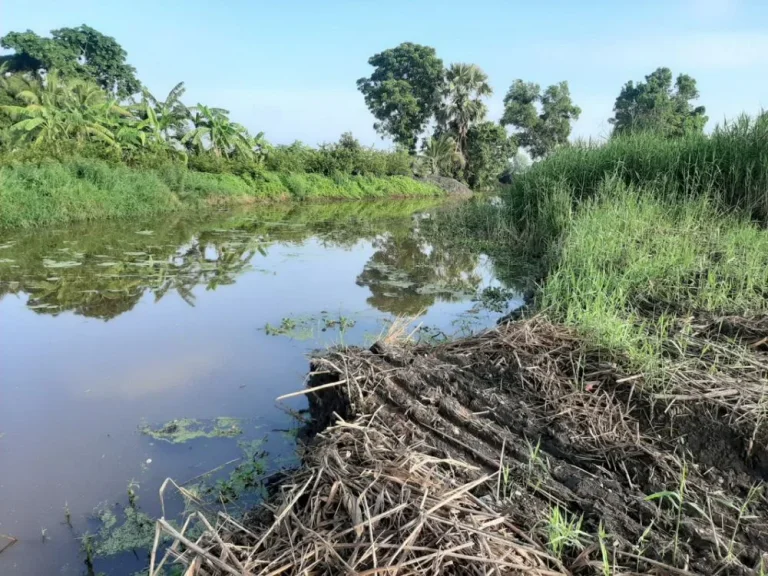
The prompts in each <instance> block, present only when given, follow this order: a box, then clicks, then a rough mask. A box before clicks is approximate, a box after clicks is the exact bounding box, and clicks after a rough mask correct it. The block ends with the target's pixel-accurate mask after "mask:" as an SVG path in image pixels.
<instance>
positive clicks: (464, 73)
mask: <svg viewBox="0 0 768 576" xmlns="http://www.w3.org/2000/svg"><path fill="white" fill-rule="evenodd" d="M445 80H446V82H445V85H444V88H443V102H442V104H441V106H440V108H439V109H438V113H437V120H438V123H439V124H440V126H441V127H442V129H443V130H444V131H448V132H450V133H452V134H453V135H454V137H455V139H456V145H457V148H458V151H459V153H460V154H461V155H462V156H464V158H465V159H467V160H468V158H467V134H468V133H469V130H470V128H471V127H472V126H473V125H475V124H477V123H478V122H481V121H482V120H483V119H484V118H485V115H486V113H487V111H488V109H487V107H486V106H485V103H484V102H483V98H485V97H487V96H490V95H491V94H493V90H492V89H491V86H490V84H488V76H487V74H486V73H485V72H483V70H482V69H481V68H480V67H479V66H477V65H475V64H451V66H450V68H448V70H447V71H446V74H445Z"/></svg>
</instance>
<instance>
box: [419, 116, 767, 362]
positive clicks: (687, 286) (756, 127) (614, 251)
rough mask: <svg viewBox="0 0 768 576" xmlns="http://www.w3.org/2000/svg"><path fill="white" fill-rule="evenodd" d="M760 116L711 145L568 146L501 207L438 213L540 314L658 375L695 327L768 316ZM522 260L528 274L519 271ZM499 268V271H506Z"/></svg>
mask: <svg viewBox="0 0 768 576" xmlns="http://www.w3.org/2000/svg"><path fill="white" fill-rule="evenodd" d="M766 222H768V113H762V114H761V115H760V116H758V117H757V118H756V119H749V118H746V117H743V118H740V119H739V120H737V121H736V122H735V123H733V124H730V125H726V126H724V127H722V128H718V129H717V130H715V132H714V133H713V134H712V135H710V136H705V135H699V136H690V137H687V138H683V139H680V140H666V139H664V138H660V137H656V136H653V135H649V134H641V135H633V136H628V137H623V138H617V139H615V140H611V141H610V142H608V143H606V144H604V145H602V146H573V147H569V148H566V149H563V150H561V151H559V152H557V153H555V154H553V155H552V156H551V157H549V158H547V159H545V160H543V161H541V162H539V163H537V164H536V165H535V166H534V167H532V168H531V169H530V170H529V171H528V172H527V173H525V174H523V175H521V176H519V177H518V179H517V180H516V181H515V182H514V183H513V184H512V185H511V186H510V187H509V188H507V189H506V190H505V191H504V193H503V194H502V198H501V201H500V202H498V203H497V204H495V205H493V204H490V203H487V202H486V203H482V202H473V203H468V204H466V205H465V206H463V207H462V208H461V209H459V210H457V211H454V212H452V213H450V214H446V215H442V216H439V217H438V218H437V219H436V222H435V223H434V225H433V228H434V229H435V230H436V231H437V232H440V233H442V234H443V235H453V236H456V237H459V236H461V235H462V234H461V233H462V232H463V236H464V237H465V238H467V237H468V238H469V241H472V242H479V243H480V244H481V247H482V248H483V249H484V250H485V251H486V252H488V253H489V254H490V255H491V256H492V257H493V260H494V262H495V263H496V266H497V268H501V269H502V272H501V274H500V275H501V276H505V275H506V276H507V277H512V276H514V275H515V274H525V273H528V274H532V277H531V276H529V277H523V278H518V279H517V280H516V281H515V282H514V284H515V285H517V286H523V287H526V286H531V285H532V284H533V283H535V285H536V286H537V290H536V294H537V298H536V304H537V306H538V307H539V308H540V309H544V310H546V311H547V313H548V315H549V316H550V318H551V319H552V320H554V321H557V322H563V323H566V324H569V325H572V326H574V327H576V328H577V329H579V330H580V331H581V332H582V333H584V334H585V335H587V336H588V337H589V338H590V339H593V340H594V341H596V342H598V343H599V344H600V345H602V346H604V347H605V348H606V349H609V350H613V351H617V352H620V353H621V354H622V356H624V357H629V358H630V359H631V360H632V362H634V363H635V364H636V365H637V366H638V367H639V368H640V369H645V370H651V369H653V368H654V367H655V368H658V367H660V366H662V365H664V362H663V358H664V357H665V354H666V353H668V352H669V350H670V347H674V345H675V344H674V343H673V342H672V339H673V337H674V336H673V335H674V333H675V330H679V329H680V325H681V324H685V319H686V318H690V317H707V316H717V315H728V314H735V315H745V316H749V315H752V314H763V313H768V230H766V229H765V228H764V225H765V223H766ZM526 263H527V265H526ZM505 269H506V270H505Z"/></svg>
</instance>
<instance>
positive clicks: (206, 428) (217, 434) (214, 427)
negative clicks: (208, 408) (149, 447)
mask: <svg viewBox="0 0 768 576" xmlns="http://www.w3.org/2000/svg"><path fill="white" fill-rule="evenodd" d="M139 430H140V431H141V433H142V434H146V435H147V436H150V437H152V438H154V439H155V440H163V441H165V442H170V443H171V444H182V443H184V442H189V441H190V440H195V439H197V438H235V437H236V436H240V434H242V433H243V430H242V428H241V427H240V421H239V420H238V419H237V418H227V417H223V416H222V417H219V418H215V419H214V420H213V421H211V422H205V421H201V420H195V419H192V418H180V419H177V420H171V421H170V422H167V423H165V424H164V425H162V426H161V427H160V428H152V427H151V426H149V425H143V426H140V427H139Z"/></svg>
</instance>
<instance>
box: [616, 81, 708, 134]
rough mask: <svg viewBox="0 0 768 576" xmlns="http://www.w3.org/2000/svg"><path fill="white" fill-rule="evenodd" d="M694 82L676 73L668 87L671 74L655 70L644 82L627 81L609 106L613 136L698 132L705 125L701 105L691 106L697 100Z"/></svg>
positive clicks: (705, 119)
mask: <svg viewBox="0 0 768 576" xmlns="http://www.w3.org/2000/svg"><path fill="white" fill-rule="evenodd" d="M698 97H699V91H698V89H697V88H696V80H694V79H693V78H692V77H691V76H688V75H687V74H680V75H679V76H678V77H677V79H676V80H675V84H674V88H673V86H672V71H671V70H670V69H669V68H657V69H656V70H655V71H654V72H652V73H651V74H649V75H648V76H646V77H645V82H638V83H637V84H635V83H634V82H632V81H631V80H630V81H629V82H627V83H626V84H625V85H624V87H623V88H622V89H621V92H620V93H619V96H618V97H617V98H616V103H615V104H614V106H613V113H614V116H613V118H611V119H610V120H609V122H610V123H611V124H613V133H614V134H617V135H618V134H626V133H628V132H655V133H657V134H661V135H663V136H666V137H672V138H674V137H679V136H682V135H684V134H688V133H701V132H703V131H704V125H705V124H706V123H707V120H708V118H707V116H706V115H705V112H706V110H705V108H704V106H695V107H694V105H693V104H692V103H691V101H693V100H696V99H698Z"/></svg>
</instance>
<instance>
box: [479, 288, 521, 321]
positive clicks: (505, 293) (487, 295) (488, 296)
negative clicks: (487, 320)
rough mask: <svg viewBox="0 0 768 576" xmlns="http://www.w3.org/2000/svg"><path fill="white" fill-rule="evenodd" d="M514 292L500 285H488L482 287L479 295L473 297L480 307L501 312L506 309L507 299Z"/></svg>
mask: <svg viewBox="0 0 768 576" xmlns="http://www.w3.org/2000/svg"><path fill="white" fill-rule="evenodd" d="M514 296H515V292H514V291H513V290H508V289H507V288H502V287H501V286H489V287H488V288H484V289H483V290H482V291H481V292H480V294H479V295H477V296H476V297H475V298H474V301H475V302H478V303H479V305H480V307H482V308H485V309H486V310H490V311H491V312H498V313H499V314H501V313H502V312H504V311H506V309H507V306H508V304H509V301H510V300H511V299H512V298H514Z"/></svg>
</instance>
